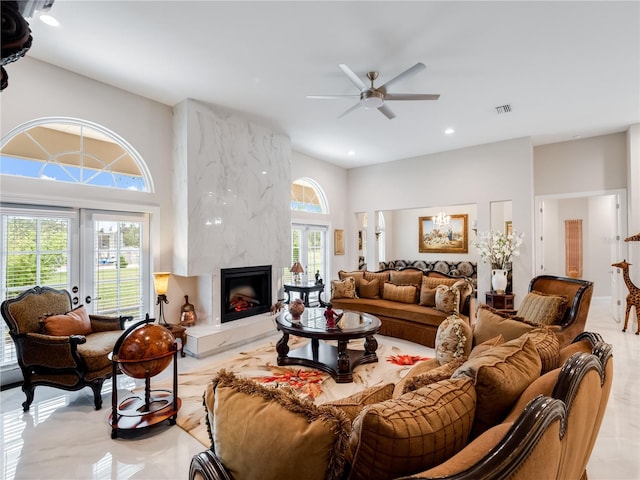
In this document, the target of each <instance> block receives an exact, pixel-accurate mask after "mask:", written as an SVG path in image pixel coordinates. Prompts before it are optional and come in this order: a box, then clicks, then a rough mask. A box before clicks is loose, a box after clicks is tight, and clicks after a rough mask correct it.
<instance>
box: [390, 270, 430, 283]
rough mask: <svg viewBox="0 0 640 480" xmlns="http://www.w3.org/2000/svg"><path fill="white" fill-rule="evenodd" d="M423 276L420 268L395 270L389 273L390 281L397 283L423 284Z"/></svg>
mask: <svg viewBox="0 0 640 480" xmlns="http://www.w3.org/2000/svg"><path fill="white" fill-rule="evenodd" d="M422 277H424V275H423V274H422V271H420V270H400V271H397V270H394V271H392V272H391V273H390V274H389V281H390V282H391V283H395V284H396V285H422Z"/></svg>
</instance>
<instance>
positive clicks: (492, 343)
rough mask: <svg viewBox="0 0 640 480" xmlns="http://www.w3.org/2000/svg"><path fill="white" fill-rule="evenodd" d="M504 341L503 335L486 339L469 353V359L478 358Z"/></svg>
mask: <svg viewBox="0 0 640 480" xmlns="http://www.w3.org/2000/svg"><path fill="white" fill-rule="evenodd" d="M503 343H504V337H503V336H502V335H497V336H495V337H493V338H490V339H489V340H485V341H484V342H482V343H481V344H479V345H476V346H475V347H473V349H472V350H471V353H470V354H469V360H471V359H472V358H476V357H477V356H479V355H481V354H482V353H484V352H486V351H487V350H489V349H490V348H493V347H497V346H498V345H502V344H503Z"/></svg>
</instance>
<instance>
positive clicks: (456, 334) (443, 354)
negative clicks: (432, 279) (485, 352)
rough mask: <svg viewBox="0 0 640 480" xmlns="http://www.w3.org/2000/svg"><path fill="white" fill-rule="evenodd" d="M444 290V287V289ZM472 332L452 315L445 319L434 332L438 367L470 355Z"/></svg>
mask: <svg viewBox="0 0 640 480" xmlns="http://www.w3.org/2000/svg"><path fill="white" fill-rule="evenodd" d="M445 288H446V287H445ZM472 343H473V332H472V331H471V327H470V326H469V324H468V323H467V322H466V321H465V320H463V319H462V318H460V317H458V316H457V315H455V314H453V315H450V316H448V317H447V318H445V319H444V320H443V321H442V323H440V325H439V326H438V331H437V332H436V359H438V363H440V365H444V364H445V363H449V362H450V361H452V360H457V359H459V358H463V357H468V356H469V353H471V346H472Z"/></svg>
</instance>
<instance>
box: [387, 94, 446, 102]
mask: <svg viewBox="0 0 640 480" xmlns="http://www.w3.org/2000/svg"><path fill="white" fill-rule="evenodd" d="M439 98H440V95H439V94H431V93H386V94H385V96H384V99H385V101H387V100H438V99H439Z"/></svg>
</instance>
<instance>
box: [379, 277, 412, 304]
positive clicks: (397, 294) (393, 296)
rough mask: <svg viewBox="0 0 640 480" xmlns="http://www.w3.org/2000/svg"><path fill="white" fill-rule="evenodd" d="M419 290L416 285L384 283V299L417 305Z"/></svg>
mask: <svg viewBox="0 0 640 480" xmlns="http://www.w3.org/2000/svg"><path fill="white" fill-rule="evenodd" d="M417 296H418V288H417V287H416V286H415V285H396V284H394V283H391V282H384V290H383V291H382V298H383V299H385V300H391V301H393V302H400V303H416V298H417Z"/></svg>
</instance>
